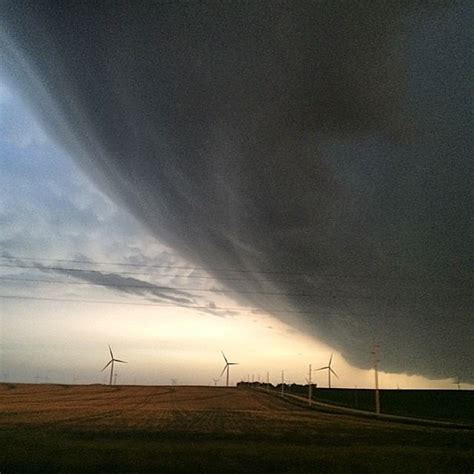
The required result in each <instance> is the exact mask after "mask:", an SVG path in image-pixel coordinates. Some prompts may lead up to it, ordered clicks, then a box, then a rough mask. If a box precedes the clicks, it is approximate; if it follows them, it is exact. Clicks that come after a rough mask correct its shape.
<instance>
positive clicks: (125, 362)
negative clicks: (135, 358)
mask: <svg viewBox="0 0 474 474" xmlns="http://www.w3.org/2000/svg"><path fill="white" fill-rule="evenodd" d="M114 361H115V362H121V363H122V364H128V362H127V361H125V360H120V359H114Z"/></svg>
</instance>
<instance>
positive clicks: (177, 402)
mask: <svg viewBox="0 0 474 474" xmlns="http://www.w3.org/2000/svg"><path fill="white" fill-rule="evenodd" d="M0 443H1V445H2V446H3V448H2V449H1V450H0V471H1V472H2V473H4V472H78V471H81V472H153V471H154V472H206V473H207V472H225V471H227V472H302V473H303V472H403V473H407V472H472V470H473V469H474V451H473V446H474V432H473V431H472V430H463V429H447V428H437V427H426V426H416V425H404V424H400V423H394V422H387V421H380V420H371V419H365V418H357V417H354V416H347V415H334V414H328V413H321V412H319V411H317V410H309V409H307V408H305V407H300V406H297V405H295V404H293V403H290V402H289V401H287V400H284V399H281V398H279V397H277V396H275V395H272V394H266V393H264V392H258V391H252V390H247V389H237V388H224V387H203V386H157V387H151V386H112V387H109V386H103V385H88V386H87V385H82V386H71V385H53V384H50V385H33V384H32V385H27V384H0Z"/></svg>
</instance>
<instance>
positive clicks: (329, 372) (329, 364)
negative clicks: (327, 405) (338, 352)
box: [316, 353, 339, 388]
mask: <svg viewBox="0 0 474 474" xmlns="http://www.w3.org/2000/svg"><path fill="white" fill-rule="evenodd" d="M333 355H334V353H332V354H331V357H330V358H329V363H328V365H326V366H325V367H320V368H319V369H316V371H318V370H326V369H327V371H328V386H329V388H331V373H333V374H334V375H335V376H336V377H337V378H339V376H338V375H337V374H336V372H334V370H332V367H331V363H332V356H333Z"/></svg>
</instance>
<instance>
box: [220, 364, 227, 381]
mask: <svg viewBox="0 0 474 474" xmlns="http://www.w3.org/2000/svg"><path fill="white" fill-rule="evenodd" d="M225 369H227V364H226V365H224V368H223V369H222V372H221V375H219V378H221V377H222V376H223V375H224V372H225Z"/></svg>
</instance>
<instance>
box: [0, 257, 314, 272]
mask: <svg viewBox="0 0 474 474" xmlns="http://www.w3.org/2000/svg"><path fill="white" fill-rule="evenodd" d="M0 258H4V259H9V260H29V261H42V262H57V263H78V264H83V265H117V266H127V267H147V268H172V269H174V270H197V271H204V272H207V271H213V272H229V273H253V274H275V275H277V274H284V275H307V273H303V272H288V271H273V270H260V271H254V270H248V269H231V268H228V269H226V268H208V269H203V268H199V267H192V266H177V265H150V264H146V263H128V262H100V261H93V260H91V261H87V260H72V259H59V258H43V257H41V258H36V257H16V256H13V255H6V256H0Z"/></svg>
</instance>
